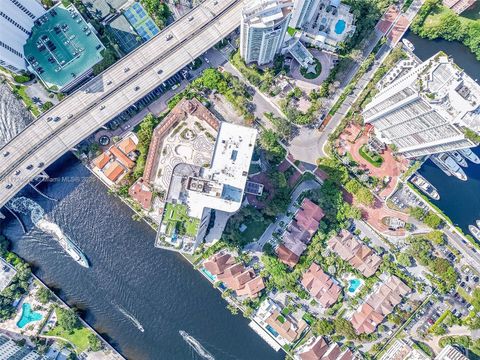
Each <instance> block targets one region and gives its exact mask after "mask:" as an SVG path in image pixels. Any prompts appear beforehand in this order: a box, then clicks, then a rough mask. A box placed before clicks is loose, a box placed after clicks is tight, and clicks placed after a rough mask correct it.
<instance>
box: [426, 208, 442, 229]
mask: <svg viewBox="0 0 480 360" xmlns="http://www.w3.org/2000/svg"><path fill="white" fill-rule="evenodd" d="M423 222H424V223H425V224H426V225H427V226H429V227H431V228H432V229H438V228H439V227H440V226H441V225H442V219H441V218H440V217H439V216H438V215H437V214H435V213H433V212H431V211H429V212H428V213H427V215H426V216H425V218H424V219H423Z"/></svg>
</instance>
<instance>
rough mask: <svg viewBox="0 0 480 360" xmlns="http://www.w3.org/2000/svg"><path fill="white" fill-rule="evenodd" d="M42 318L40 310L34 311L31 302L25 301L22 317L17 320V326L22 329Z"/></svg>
mask: <svg viewBox="0 0 480 360" xmlns="http://www.w3.org/2000/svg"><path fill="white" fill-rule="evenodd" d="M41 319H42V315H41V314H40V313H38V312H35V311H32V307H31V306H30V304H29V303H23V305H22V317H21V318H20V320H18V322H17V326H18V327H19V328H20V329H22V328H23V327H25V325H27V324H28V323H31V322H34V321H38V320H41Z"/></svg>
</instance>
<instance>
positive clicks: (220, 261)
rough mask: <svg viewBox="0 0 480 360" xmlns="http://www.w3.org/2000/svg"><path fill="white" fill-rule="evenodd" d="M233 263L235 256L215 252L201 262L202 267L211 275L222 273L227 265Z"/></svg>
mask: <svg viewBox="0 0 480 360" xmlns="http://www.w3.org/2000/svg"><path fill="white" fill-rule="evenodd" d="M234 264H235V258H234V257H233V256H232V255H230V254H228V253H221V252H219V253H216V254H214V255H213V256H212V257H211V258H210V259H209V260H207V261H205V262H204V263H203V267H204V268H205V269H207V270H208V271H209V272H210V273H211V274H212V275H219V274H222V273H223V272H224V271H225V270H226V269H227V268H228V267H230V266H232V265H234Z"/></svg>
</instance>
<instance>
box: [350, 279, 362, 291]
mask: <svg viewBox="0 0 480 360" xmlns="http://www.w3.org/2000/svg"><path fill="white" fill-rule="evenodd" d="M360 285H362V282H361V281H360V280H359V279H351V280H349V281H348V292H349V293H354V292H355V291H357V289H358V288H359V286H360Z"/></svg>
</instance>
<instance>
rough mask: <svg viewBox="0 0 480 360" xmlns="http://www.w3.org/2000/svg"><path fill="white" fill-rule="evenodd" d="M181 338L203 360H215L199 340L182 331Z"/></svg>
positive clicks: (180, 332)
mask: <svg viewBox="0 0 480 360" xmlns="http://www.w3.org/2000/svg"><path fill="white" fill-rule="evenodd" d="M179 334H180V336H181V337H182V338H183V340H185V342H186V343H187V344H188V345H189V346H190V347H191V348H192V349H193V350H194V351H195V352H196V353H197V354H198V355H199V356H200V357H201V358H202V359H205V360H215V358H214V357H213V355H212V354H210V353H209V352H208V350H207V349H205V348H204V347H203V346H202V344H200V342H198V340H197V339H195V338H194V337H193V336H191V335H189V334H188V333H187V332H186V331H183V330H180V331H179Z"/></svg>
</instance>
